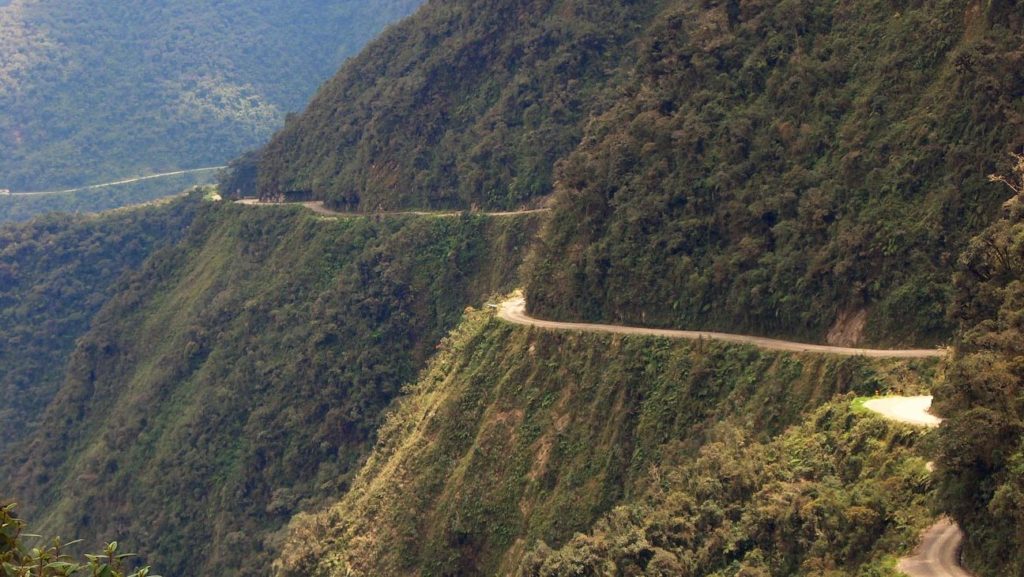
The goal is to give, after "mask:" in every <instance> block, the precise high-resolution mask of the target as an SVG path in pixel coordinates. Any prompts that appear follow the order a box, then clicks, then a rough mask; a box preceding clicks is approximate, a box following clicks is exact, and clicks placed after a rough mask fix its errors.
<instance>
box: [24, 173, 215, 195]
mask: <svg viewBox="0 0 1024 577" xmlns="http://www.w3.org/2000/svg"><path fill="white" fill-rule="evenodd" d="M222 168H226V167H224V166H209V167H206V168H193V169H191V170H175V171H174V172H161V173H160V174H151V175H149V176H139V177H136V178H126V179H124V180H115V181H114V182H104V183H103V184H92V185H89V186H82V187H79V188H69V189H67V190H53V191H48V192H12V193H11V196H45V195H50V194H69V193H72V192H84V191H86V190H96V189H98V188H107V187H108V186H118V185H121V184H132V183H135V182H142V181H144V180H155V179H157V178H167V177H168V176H181V175H183V174H195V173H199V172H210V171H213V170H220V169H222Z"/></svg>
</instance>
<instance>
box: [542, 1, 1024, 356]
mask: <svg viewBox="0 0 1024 577" xmlns="http://www.w3.org/2000/svg"><path fill="white" fill-rule="evenodd" d="M1022 39H1024V4H1021V3H1011V2H975V1H970V0H942V1H939V2H924V3H906V2H888V1H881V0H879V1H868V2H843V1H825V2H817V1H815V2H812V1H801V0H797V1H784V2H778V1H776V0H770V1H769V0H765V1H754V2H742V3H737V2H723V3H701V2H689V1H685V2H675V3H674V5H673V6H672V7H671V8H669V9H668V10H666V12H665V13H664V14H663V15H662V16H661V18H659V19H658V21H657V22H656V23H655V24H654V25H653V26H652V27H651V29H650V30H649V31H648V33H647V34H646V35H645V36H644V38H643V39H642V41H641V42H640V43H639V46H638V47H637V51H636V60H637V62H638V63H637V66H636V70H635V77H634V78H633V79H632V82H630V83H629V85H628V87H627V88H626V89H625V90H623V94H622V97H621V98H620V99H619V102H617V103H616V105H615V106H613V107H612V108H611V109H610V110H609V111H608V112H607V113H606V114H604V115H602V116H601V117H600V118H598V119H595V120H594V121H593V122H591V123H590V124H589V125H588V130H587V133H586V136H585V137H584V140H583V144H582V145H581V146H580V147H579V148H578V149H577V150H576V151H574V153H573V154H572V155H570V156H569V157H568V159H567V160H566V162H565V163H564V164H563V165H562V169H561V171H560V172H559V177H558V189H559V191H558V194H557V198H558V200H557V202H556V210H555V215H556V216H555V220H554V222H553V223H552V225H551V227H550V228H549V229H548V231H547V233H546V234H545V243H544V246H545V250H543V251H542V252H541V253H540V254H539V255H538V258H537V266H536V267H535V269H534V270H535V272H534V275H533V277H532V278H531V279H530V282H529V288H528V293H529V295H530V296H531V300H530V306H531V310H532V311H534V312H536V313H538V314H541V315H543V316H548V317H567V318H585V319H604V320H616V321H623V322H627V323H644V324H648V325H665V326H684V327H694V326H699V327H702V328H715V329H724V330H731V331H737V330H739V331H743V332H752V333H763V334H775V335H788V336H794V337H799V338H805V339H812V340H824V339H826V337H829V336H830V337H831V340H832V341H833V342H838V343H842V342H858V341H864V342H870V343H876V344H931V343H939V342H944V341H947V340H948V339H949V338H950V336H951V329H952V327H951V325H950V324H949V323H948V322H947V321H946V320H945V318H944V317H945V315H944V311H945V309H946V307H947V305H948V304H949V303H950V295H951V293H952V290H951V284H950V279H951V274H950V273H951V271H952V269H953V266H954V263H955V260H956V258H957V256H958V254H959V253H960V251H961V250H962V249H963V248H964V247H965V246H966V243H967V241H968V240H969V239H970V238H971V236H972V234H974V233H975V232H977V231H979V230H980V229H981V228H983V227H984V226H985V225H986V224H987V223H988V222H989V221H990V220H991V218H992V217H993V216H994V215H995V213H996V209H998V207H999V205H1000V204H1001V203H1002V202H1003V201H1004V200H1005V199H1006V198H1007V196H1008V195H1007V192H1006V190H1005V189H1004V188H1002V187H1001V186H999V185H995V184H991V183H988V182H987V181H986V178H985V177H986V175H987V174H989V173H990V172H993V171H994V170H995V169H996V168H997V166H999V164H998V163H1000V162H1001V161H1002V160H1003V159H1004V158H1007V157H1008V155H1007V152H1009V151H1012V150H1019V149H1020V148H1021V147H1022V146H1024V98H1022V96H1024V40H1022Z"/></svg>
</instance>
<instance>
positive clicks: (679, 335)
mask: <svg viewBox="0 0 1024 577" xmlns="http://www.w3.org/2000/svg"><path fill="white" fill-rule="evenodd" d="M497 307H498V316H499V317H500V318H501V319H502V320H505V321H507V322H510V323H514V324H517V325H526V326H532V327H538V328H542V329H553V330H566V331H585V332H592V333H615V334H623V335H648V336H653V337H666V338H671V339H687V340H701V339H704V340H710V341H722V342H726V343H736V344H741V345H753V346H755V347H758V348H762V349H765V350H770V351H784V352H791V353H819V354H827V355H841V356H847V357H858V356H861V357H873V358H887V359H923V358H936V357H942V356H945V355H946V351H945V350H943V349H904V350H887V349H861V348H851V347H833V346H829V345H812V344H806V343H795V342H791V341H783V340H777V339H769V338H765V337H755V336H750V335H734V334H729V333H718V332H711V331H684V330H675V329H653V328H645V327H633V326H623V325H606V324H592V323H573V322H560V321H546V320H541V319H536V318H533V317H531V316H529V315H527V314H526V300H525V299H523V298H512V299H509V300H506V301H505V302H503V303H501V304H499V305H497Z"/></svg>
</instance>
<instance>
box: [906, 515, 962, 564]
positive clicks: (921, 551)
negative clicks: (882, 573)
mask: <svg viewBox="0 0 1024 577" xmlns="http://www.w3.org/2000/svg"><path fill="white" fill-rule="evenodd" d="M963 540H964V534H963V531H961V530H960V527H957V526H956V523H953V522H952V521H950V520H949V519H942V520H941V521H939V522H938V523H936V524H934V525H932V527H931V528H930V529H928V530H927V531H925V532H924V536H923V537H922V538H921V544H920V545H919V546H918V547H917V550H916V551H915V552H914V555H913V556H911V557H904V558H903V559H900V561H899V564H898V565H897V566H896V568H897V569H899V570H900V571H902V572H904V573H906V574H907V575H909V577H972V576H971V574H970V573H968V572H967V571H964V569H963V568H962V567H961V566H960V545H961V543H963Z"/></svg>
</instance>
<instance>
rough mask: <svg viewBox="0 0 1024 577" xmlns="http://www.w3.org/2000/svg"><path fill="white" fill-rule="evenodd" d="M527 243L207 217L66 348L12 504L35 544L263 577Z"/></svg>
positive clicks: (390, 225) (293, 212) (357, 222)
mask: <svg viewBox="0 0 1024 577" xmlns="http://www.w3.org/2000/svg"><path fill="white" fill-rule="evenodd" d="M536 226H537V225H536V221H535V220H533V218H532V217H531V218H504V219H487V218H483V217H465V218H394V219H383V220H380V221H373V220H370V219H364V218H356V219H342V220H325V219H321V218H317V217H315V216H314V215H312V214H311V213H309V212H307V211H304V210H301V209H277V208H269V209H268V208H248V207H236V206H229V205H226V206H210V207H208V208H207V209H206V210H205V211H204V213H203V214H202V215H201V216H200V217H199V219H198V220H197V222H196V224H195V225H194V227H193V230H192V231H191V233H190V236H189V238H188V239H187V240H186V242H184V243H182V244H181V245H180V246H179V247H178V248H176V249H175V250H171V251H165V252H163V253H161V254H159V255H157V257H155V258H153V259H151V260H150V261H149V262H148V263H147V264H146V266H145V267H144V269H143V270H142V271H141V272H139V273H138V274H136V275H135V276H134V277H133V278H132V279H131V281H130V282H129V283H127V285H126V286H124V287H122V290H121V291H119V293H118V294H117V296H116V297H115V298H114V299H113V300H112V301H111V303H110V304H109V305H108V306H107V307H106V308H105V309H104V311H103V312H102V313H101V314H100V315H99V316H98V317H97V318H96V320H95V321H94V324H93V328H92V330H91V331H90V332H89V333H88V334H87V335H86V336H85V337H84V338H83V339H81V340H80V341H79V343H78V347H77V349H76V351H75V354H74V357H73V359H72V362H71V365H70V368H69V370H68V378H67V380H66V382H65V384H64V386H63V388H62V389H61V392H60V394H59V395H58V397H57V400H56V401H55V402H54V403H53V404H52V405H51V407H50V408H49V410H48V411H47V414H46V418H45V421H44V428H43V429H42V431H41V432H40V434H38V435H36V436H35V437H34V439H33V441H32V443H31V444H30V445H29V446H28V447H27V448H26V449H25V451H24V452H23V453H22V454H21V456H20V458H19V459H18V462H17V463H16V464H15V466H14V469H15V470H14V472H13V476H12V480H13V482H12V483H11V490H12V491H13V492H14V494H15V496H16V498H18V499H19V502H21V503H24V504H25V505H26V508H25V511H26V517H30V518H32V519H36V520H39V521H40V523H39V526H41V528H42V529H43V530H48V529H49V530H55V531H58V532H60V533H61V534H79V535H94V536H96V537H97V538H106V539H118V540H120V541H124V542H126V546H127V547H129V548H131V549H133V550H135V551H139V552H140V553H143V554H144V555H145V557H146V559H147V562H150V563H152V564H153V565H154V566H156V567H159V568H160V570H161V572H163V573H165V574H170V575H185V574H201V575H253V574H263V573H265V571H266V568H267V567H266V566H267V563H268V562H269V560H270V559H272V558H273V555H274V554H275V548H276V544H277V543H276V538H275V532H276V531H277V530H278V529H280V528H281V526H282V525H284V524H285V523H286V522H287V520H288V519H289V518H290V517H291V515H293V514H294V513H295V512H297V511H300V510H303V509H305V508H309V507H312V506H314V505H316V504H317V503H319V502H321V500H323V499H324V498H327V497H333V496H336V495H338V494H340V493H343V492H344V490H345V488H346V487H347V485H348V482H349V479H350V477H351V475H352V474H353V473H354V471H355V470H356V467H357V466H358V463H359V462H360V459H361V458H362V457H363V456H364V455H365V453H366V452H368V450H369V448H370V447H371V442H372V439H373V438H374V433H375V431H376V429H377V424H378V421H379V419H380V414H381V411H383V410H384V408H386V407H387V406H388V404H389V401H390V400H391V398H392V397H393V396H394V395H395V394H397V392H398V390H399V388H400V386H401V385H402V383H404V382H407V381H408V380H411V378H412V377H413V376H414V375H415V374H416V371H417V370H418V369H419V367H420V366H421V365H422V364H423V363H424V362H425V360H426V359H427V358H428V356H429V354H430V353H431V351H432V348H433V346H434V344H435V343H436V342H437V341H438V340H439V339H440V337H441V336H442V335H443V334H445V333H446V331H447V330H449V329H450V328H451V327H452V326H453V325H454V324H455V323H456V322H457V320H458V318H459V315H460V314H461V311H462V308H463V307H464V306H465V304H466V303H472V302H480V301H481V299H482V298H484V297H485V296H487V295H488V294H491V293H492V292H495V291H500V290H507V289H508V288H509V284H510V282H511V280H510V279H511V278H512V277H513V275H514V272H515V270H516V264H517V263H518V262H520V261H521V259H522V257H523V253H524V251H525V250H526V248H527V246H528V244H529V242H530V239H531V238H532V236H533V232H534V231H535V229H536ZM28 506H31V508H29V507H28Z"/></svg>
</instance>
